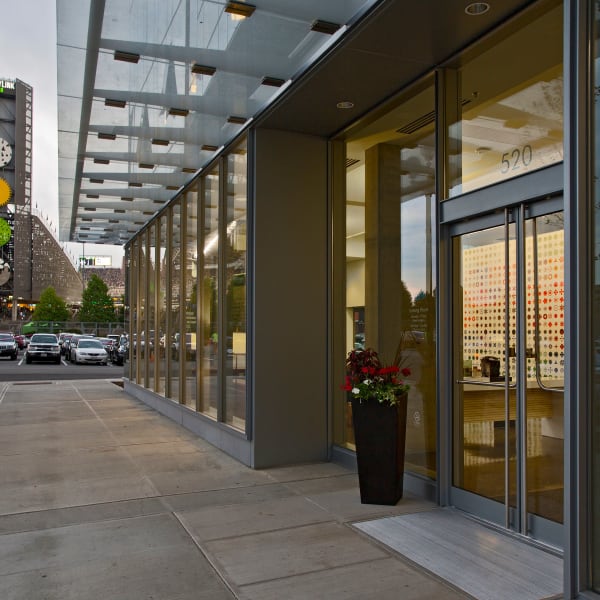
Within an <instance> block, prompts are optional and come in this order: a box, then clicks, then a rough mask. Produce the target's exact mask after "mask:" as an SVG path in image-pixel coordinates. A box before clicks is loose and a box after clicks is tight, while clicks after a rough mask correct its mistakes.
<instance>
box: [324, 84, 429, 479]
mask: <svg viewBox="0 0 600 600" xmlns="http://www.w3.org/2000/svg"><path fill="white" fill-rule="evenodd" d="M434 122H435V88H434V85H433V80H432V79H430V80H427V81H426V82H425V83H424V84H423V85H422V86H421V87H420V89H418V90H416V91H414V92H413V93H411V94H410V95H408V96H406V97H403V98H401V99H400V100H399V101H398V102H397V106H396V107H394V108H393V109H391V110H389V111H387V112H386V113H385V115H384V116H382V117H380V118H378V119H376V120H375V121H374V122H372V123H369V124H368V125H366V126H365V127H362V128H360V129H358V130H357V131H355V132H352V135H351V136H349V137H348V138H347V139H346V140H345V141H346V164H347V165H348V166H347V169H346V204H345V206H346V233H345V237H346V245H345V248H346V256H345V274H346V309H345V310H346V314H345V323H346V343H345V348H346V352H348V351H350V350H353V349H365V348H374V349H376V350H377V351H378V352H379V354H380V356H381V358H382V360H383V361H384V363H386V364H389V363H391V362H392V361H395V362H398V363H399V366H400V367H401V368H404V367H408V368H409V369H410V370H411V374H410V376H409V377H408V383H409V384H410V386H411V389H410V392H409V397H408V428H407V442H406V467H407V469H409V470H411V471H412V472H415V473H419V474H421V475H425V476H427V477H430V478H435V474H436V443H435V439H436V338H435V331H436V321H435V282H436V267H435V265H436V252H437V251H436V237H437V236H436V206H435V203H436V188H435V124H434ZM351 410H352V409H351V405H350V404H349V403H345V405H344V414H343V416H340V417H338V418H343V420H344V423H345V427H344V428H343V429H341V431H342V432H343V438H342V439H338V440H335V442H336V443H338V444H341V445H344V446H346V447H348V448H353V447H354V444H353V430H352V416H351Z"/></svg>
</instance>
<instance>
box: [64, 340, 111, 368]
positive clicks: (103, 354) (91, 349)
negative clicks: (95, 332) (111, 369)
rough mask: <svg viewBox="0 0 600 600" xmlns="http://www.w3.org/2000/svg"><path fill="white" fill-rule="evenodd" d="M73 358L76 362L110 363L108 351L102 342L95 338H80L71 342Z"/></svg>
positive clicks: (77, 363)
mask: <svg viewBox="0 0 600 600" xmlns="http://www.w3.org/2000/svg"><path fill="white" fill-rule="evenodd" d="M71 357H72V358H71V360H72V361H73V362H74V363H75V364H76V365H79V364H99V365H107V364H108V352H107V351H106V350H105V348H104V346H103V345H102V342H101V341H100V340H98V339H93V338H79V339H78V340H77V341H76V343H75V344H73V343H72V344H71Z"/></svg>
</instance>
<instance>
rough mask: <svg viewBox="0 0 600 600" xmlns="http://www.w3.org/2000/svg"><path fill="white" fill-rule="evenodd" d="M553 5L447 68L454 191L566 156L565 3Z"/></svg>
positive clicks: (532, 13) (452, 193) (533, 12)
mask: <svg viewBox="0 0 600 600" xmlns="http://www.w3.org/2000/svg"><path fill="white" fill-rule="evenodd" d="M552 4H553V5H554V7H553V8H552V9H551V10H548V8H547V6H548V4H547V3H546V4H545V5H544V7H539V8H535V9H532V10H530V11H529V12H528V13H527V14H526V15H525V17H524V18H520V19H519V21H518V23H516V24H515V25H514V26H513V27H510V26H509V27H507V28H506V29H503V30H502V31H501V35H502V38H501V39H497V38H493V39H490V40H489V41H488V42H487V47H486V45H483V44H480V45H477V46H476V47H475V48H474V49H473V51H472V54H474V56H470V55H467V56H463V57H461V59H460V60H459V63H458V64H457V65H456V67H454V68H449V69H447V71H446V74H445V75H446V80H447V83H448V97H449V100H448V105H447V106H446V109H447V111H448V123H449V124H450V126H449V130H448V137H449V139H448V145H447V147H448V151H449V152H448V156H447V159H446V160H447V166H448V168H449V190H448V195H449V196H457V195H459V194H463V193H465V192H469V191H472V190H475V189H479V188H482V187H485V186H487V185H490V184H493V183H496V182H499V181H502V180H505V179H510V178H513V177H517V176H519V175H522V174H524V173H528V172H530V171H534V170H536V169H541V168H543V167H546V166H548V165H552V164H555V163H557V162H560V161H562V160H563V65H562V35H563V33H562V31H563V28H562V21H563V19H562V11H563V8H562V3H561V4H558V5H557V4H556V3H552Z"/></svg>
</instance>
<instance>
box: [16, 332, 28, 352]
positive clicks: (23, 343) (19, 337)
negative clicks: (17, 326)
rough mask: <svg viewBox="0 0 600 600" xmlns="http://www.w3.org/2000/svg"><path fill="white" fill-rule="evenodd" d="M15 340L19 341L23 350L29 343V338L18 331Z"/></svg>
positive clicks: (19, 345) (20, 348)
mask: <svg viewBox="0 0 600 600" xmlns="http://www.w3.org/2000/svg"><path fill="white" fill-rule="evenodd" d="M15 342H17V346H18V347H19V350H23V349H24V348H26V347H27V345H28V344H29V338H28V337H26V336H24V335H21V334H20V333H18V334H17V335H15Z"/></svg>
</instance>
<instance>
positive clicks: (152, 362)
mask: <svg viewBox="0 0 600 600" xmlns="http://www.w3.org/2000/svg"><path fill="white" fill-rule="evenodd" d="M146 235H147V242H148V308H147V314H148V328H149V336H150V337H149V340H148V387H149V388H150V389H152V390H154V389H156V388H155V386H156V354H157V353H156V350H157V348H158V346H157V343H158V337H157V335H156V283H157V282H156V226H155V224H152V225H151V226H150V227H148V231H147V234H146Z"/></svg>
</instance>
